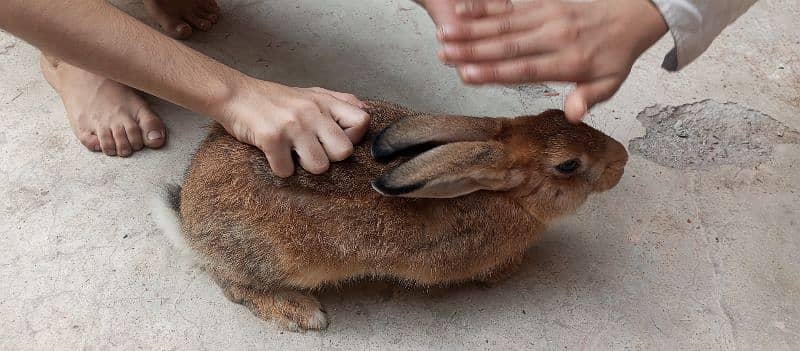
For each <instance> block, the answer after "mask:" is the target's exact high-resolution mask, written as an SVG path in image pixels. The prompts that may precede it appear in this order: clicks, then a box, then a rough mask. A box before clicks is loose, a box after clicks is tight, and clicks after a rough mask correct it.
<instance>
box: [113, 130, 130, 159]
mask: <svg viewBox="0 0 800 351" xmlns="http://www.w3.org/2000/svg"><path fill="white" fill-rule="evenodd" d="M111 136H112V137H114V144H115V146H116V148H117V155H119V156H121V157H128V156H130V155H131V153H132V152H133V150H132V149H131V143H130V142H129V141H128V135H127V134H126V133H125V127H124V126H122V125H117V126H114V127H112V128H111Z"/></svg>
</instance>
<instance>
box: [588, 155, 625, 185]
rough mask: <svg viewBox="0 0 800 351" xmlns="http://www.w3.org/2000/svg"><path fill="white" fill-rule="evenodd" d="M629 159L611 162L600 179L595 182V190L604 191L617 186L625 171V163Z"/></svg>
mask: <svg viewBox="0 0 800 351" xmlns="http://www.w3.org/2000/svg"><path fill="white" fill-rule="evenodd" d="M626 163H627V160H620V161H616V162H612V163H610V164H609V165H608V166H606V169H605V170H604V171H603V175H602V176H600V180H598V181H597V183H595V186H594V190H595V191H597V192H604V191H607V190H610V189H611V188H613V187H615V186H617V184H618V183H619V181H620V180H621V179H622V175H623V174H624V173H625V164H626Z"/></svg>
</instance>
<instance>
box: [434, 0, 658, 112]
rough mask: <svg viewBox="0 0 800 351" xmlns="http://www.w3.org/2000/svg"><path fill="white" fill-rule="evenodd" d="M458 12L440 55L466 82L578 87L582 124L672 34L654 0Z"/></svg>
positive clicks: (464, 1)
mask: <svg viewBox="0 0 800 351" xmlns="http://www.w3.org/2000/svg"><path fill="white" fill-rule="evenodd" d="M428 1H435V0H428ZM452 11H453V12H455V13H456V14H457V15H458V16H459V18H458V20H455V21H450V22H447V23H442V24H440V25H439V30H438V33H437V35H438V37H439V40H440V41H441V42H442V43H443V47H442V49H441V50H440V52H439V57H440V59H441V60H442V61H444V62H445V63H449V64H454V65H456V67H457V69H458V72H459V75H460V76H461V79H462V80H463V81H464V82H466V83H469V84H488V83H501V84H514V83H530V82H546V81H559V82H574V83H576V84H577V85H576V87H575V90H574V91H572V93H570V94H569V96H568V97H567V100H566V102H565V107H564V110H565V113H566V115H567V118H568V119H569V120H570V121H572V122H574V123H577V122H579V121H580V120H581V119H582V118H583V116H584V115H585V114H586V112H587V111H588V109H589V108H591V107H592V106H593V105H595V104H597V103H599V102H602V101H605V100H608V99H609V98H611V97H612V96H613V95H614V94H615V93H616V91H617V90H618V89H619V87H620V86H621V85H622V83H623V82H624V81H625V79H626V78H627V77H628V74H629V73H630V70H631V67H632V66H633V63H634V62H635V61H636V59H637V58H638V57H639V56H640V55H641V54H642V53H643V52H644V51H645V50H647V49H648V48H649V47H650V46H652V45H653V44H654V43H655V42H656V41H657V40H658V39H659V38H661V36H663V35H664V34H665V33H666V32H667V25H666V23H665V22H664V19H663V17H662V16H661V13H660V12H659V11H658V9H657V8H656V7H655V6H654V5H653V4H652V3H651V2H650V1H649V0H603V1H591V2H571V1H563V0H532V1H526V2H519V3H513V4H512V3H511V1H509V0H459V1H457V2H456V3H455V4H454V7H452Z"/></svg>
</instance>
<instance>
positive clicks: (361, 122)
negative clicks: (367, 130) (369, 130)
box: [356, 111, 372, 127]
mask: <svg viewBox="0 0 800 351" xmlns="http://www.w3.org/2000/svg"><path fill="white" fill-rule="evenodd" d="M356 118H357V120H356V123H357V124H358V126H359V127H366V126H368V125H369V123H370V121H371V120H372V116H370V115H369V113H366V112H364V111H361V113H359V114H358V116H357V117H356Z"/></svg>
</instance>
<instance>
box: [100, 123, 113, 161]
mask: <svg viewBox="0 0 800 351" xmlns="http://www.w3.org/2000/svg"><path fill="white" fill-rule="evenodd" d="M97 139H100V149H101V150H103V153H104V154H106V155H108V156H114V155H116V154H117V146H116V143H115V142H114V136H113V135H112V134H111V129H108V128H99V129H97Z"/></svg>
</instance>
